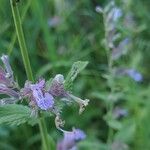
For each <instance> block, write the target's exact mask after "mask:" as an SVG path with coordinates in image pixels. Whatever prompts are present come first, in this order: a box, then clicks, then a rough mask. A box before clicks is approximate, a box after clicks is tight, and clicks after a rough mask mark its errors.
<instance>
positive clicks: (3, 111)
mask: <svg viewBox="0 0 150 150" xmlns="http://www.w3.org/2000/svg"><path fill="white" fill-rule="evenodd" d="M30 115H31V109H30V108H29V107H27V106H23V105H18V104H9V105H4V106H0V124H8V125H20V124H22V123H25V122H27V121H28V120H29V119H30Z"/></svg>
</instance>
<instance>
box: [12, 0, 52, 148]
mask: <svg viewBox="0 0 150 150" xmlns="http://www.w3.org/2000/svg"><path fill="white" fill-rule="evenodd" d="M10 4H11V9H12V14H13V18H14V23H15V28H16V33H17V37H18V41H19V46H20V49H21V54H22V58H23V63H24V66H25V70H26V74H27V77H28V80H30V81H34V78H33V74H32V69H31V65H30V60H29V56H28V51H27V47H26V43H25V38H24V33H23V29H22V25H21V19H20V14H19V10H18V6H17V3H16V0H10ZM39 128H40V133H41V137H42V144H43V147H44V150H50V147H49V145H48V133H47V128H46V124H45V120H44V118H39Z"/></svg>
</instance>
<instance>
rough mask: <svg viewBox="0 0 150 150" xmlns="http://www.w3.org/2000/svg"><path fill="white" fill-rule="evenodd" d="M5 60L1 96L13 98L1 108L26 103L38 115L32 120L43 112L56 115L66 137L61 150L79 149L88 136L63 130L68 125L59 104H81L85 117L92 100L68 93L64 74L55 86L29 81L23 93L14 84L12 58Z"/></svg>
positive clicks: (76, 131) (57, 123)
mask: <svg viewBox="0 0 150 150" xmlns="http://www.w3.org/2000/svg"><path fill="white" fill-rule="evenodd" d="M1 59H2V61H3V63H4V66H5V69H3V68H2V67H0V94H5V95H8V96H9V97H8V98H3V99H1V100H0V104H1V105H3V104H12V103H16V102H17V101H18V100H21V99H26V100H27V101H28V105H29V106H30V107H31V109H32V110H33V111H32V112H35V113H33V114H31V115H32V116H33V115H34V117H37V116H38V112H39V111H40V110H41V111H47V112H51V113H53V114H54V115H55V116H56V119H55V124H56V128H57V129H59V130H60V131H62V132H63V133H64V139H63V140H62V141H61V142H60V143H59V144H58V150H71V149H72V148H75V147H76V146H75V145H76V143H77V142H78V141H80V140H82V139H84V138H85V134H84V132H83V131H81V130H79V129H73V131H71V132H68V131H65V130H63V129H62V128H61V127H63V125H64V121H62V119H61V110H60V109H59V106H58V102H60V101H62V98H65V99H66V103H67V102H69V103H70V102H73V101H74V102H76V103H78V104H79V107H80V108H79V113H80V114H81V113H82V112H83V111H84V109H85V107H86V106H87V105H88V102H89V100H88V99H86V100H82V99H80V98H78V97H76V96H74V95H73V94H72V93H71V92H70V91H68V90H66V89H65V86H64V84H65V79H64V76H63V75H61V74H57V75H56V76H55V77H54V78H53V79H52V81H51V83H49V82H46V81H45V79H39V80H38V81H37V82H36V83H32V82H31V81H26V82H25V84H24V87H23V88H21V89H20V88H18V85H17V83H16V82H15V81H14V76H13V71H12V69H11V66H10V64H9V58H8V56H6V55H3V56H2V58H1ZM58 99H60V100H58Z"/></svg>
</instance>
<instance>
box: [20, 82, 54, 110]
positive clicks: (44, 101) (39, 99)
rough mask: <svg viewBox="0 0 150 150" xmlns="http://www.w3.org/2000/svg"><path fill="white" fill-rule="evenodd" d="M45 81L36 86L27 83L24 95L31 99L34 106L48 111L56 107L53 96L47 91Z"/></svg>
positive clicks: (23, 91)
mask: <svg viewBox="0 0 150 150" xmlns="http://www.w3.org/2000/svg"><path fill="white" fill-rule="evenodd" d="M44 88H45V80H40V81H39V82H37V83H35V84H31V83H30V82H29V81H28V82H26V84H25V87H24V89H22V94H23V95H24V96H26V97H29V99H30V100H31V103H30V104H32V105H35V104H36V105H37V106H38V107H39V108H40V109H42V110H48V109H50V108H52V107H53V105H54V98H53V96H52V95H51V94H50V93H48V92H46V91H45V89H44Z"/></svg>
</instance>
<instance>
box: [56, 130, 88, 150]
mask: <svg viewBox="0 0 150 150" xmlns="http://www.w3.org/2000/svg"><path fill="white" fill-rule="evenodd" d="M63 133H64V138H63V140H61V141H60V142H59V143H58V144H57V150H72V149H76V144H77V142H79V141H81V140H84V139H85V138H86V135H85V133H84V132H83V131H82V130H80V129H75V128H73V130H72V131H70V132H69V131H64V130H63Z"/></svg>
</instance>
